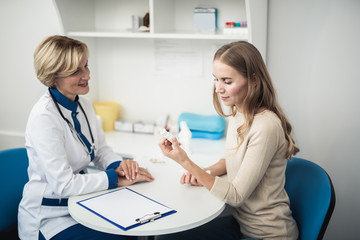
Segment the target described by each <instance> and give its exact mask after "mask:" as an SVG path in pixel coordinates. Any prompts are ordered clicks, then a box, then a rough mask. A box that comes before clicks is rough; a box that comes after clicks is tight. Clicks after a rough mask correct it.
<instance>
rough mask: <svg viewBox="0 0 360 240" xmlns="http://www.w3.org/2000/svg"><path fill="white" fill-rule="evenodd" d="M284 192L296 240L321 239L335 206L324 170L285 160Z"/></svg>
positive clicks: (301, 161) (299, 159)
mask: <svg viewBox="0 0 360 240" xmlns="http://www.w3.org/2000/svg"><path fill="white" fill-rule="evenodd" d="M285 189H286V192H287V194H288V195H289V198H290V209H291V211H292V214H293V217H294V219H295V221H296V223H297V225H298V228H299V232H300V238H299V239H304V240H305V239H306V240H312V239H322V238H323V235H324V233H325V230H326V228H327V225H328V223H329V220H330V218H331V215H332V212H333V210H334V207H335V192H334V187H333V185H332V182H331V179H330V177H329V176H328V174H327V173H326V171H325V170H324V169H322V168H321V167H320V166H318V165H317V164H315V163H313V162H310V161H307V160H304V159H301V158H293V160H288V165H287V169H286V183H285Z"/></svg>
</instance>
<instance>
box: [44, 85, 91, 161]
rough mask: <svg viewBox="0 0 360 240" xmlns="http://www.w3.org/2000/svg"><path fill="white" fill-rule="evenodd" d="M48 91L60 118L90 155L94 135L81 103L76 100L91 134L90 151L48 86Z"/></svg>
mask: <svg viewBox="0 0 360 240" xmlns="http://www.w3.org/2000/svg"><path fill="white" fill-rule="evenodd" d="M49 93H50V96H51V98H52V100H53V101H54V103H55V106H56V108H57V110H58V111H59V113H60V115H61V117H62V118H63V119H64V120H65V122H66V123H67V124H68V126H69V128H70V131H71V133H72V135H73V137H74V138H75V139H78V140H79V141H80V143H81V145H82V146H83V148H84V150H85V152H86V153H87V154H88V155H89V156H91V154H92V153H93V152H94V150H95V141H94V137H93V134H92V131H91V127H90V124H89V120H88V118H87V116H86V113H85V111H84V109H83V107H82V106H81V104H80V101H78V104H79V107H80V109H81V111H82V112H83V113H84V116H85V119H86V123H87V125H88V128H89V132H90V136H91V141H92V144H91V147H90V151H89V149H88V147H87V146H86V144H85V143H84V141H83V140H82V139H81V136H80V135H79V133H78V132H77V131H76V130H75V128H74V127H73V125H72V124H71V122H70V121H69V120H68V119H67V118H66V117H65V116H64V114H63V113H62V112H61V110H60V107H59V104H58V102H57V101H56V99H55V97H54V95H53V94H52V92H51V91H50V88H49Z"/></svg>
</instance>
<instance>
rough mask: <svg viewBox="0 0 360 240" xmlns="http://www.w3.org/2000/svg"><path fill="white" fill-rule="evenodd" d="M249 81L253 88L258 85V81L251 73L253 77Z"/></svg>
mask: <svg viewBox="0 0 360 240" xmlns="http://www.w3.org/2000/svg"><path fill="white" fill-rule="evenodd" d="M251 81H252V84H253V86H254V87H255V88H256V87H257V86H258V85H259V79H258V77H257V76H256V74H255V73H253V75H252V77H251Z"/></svg>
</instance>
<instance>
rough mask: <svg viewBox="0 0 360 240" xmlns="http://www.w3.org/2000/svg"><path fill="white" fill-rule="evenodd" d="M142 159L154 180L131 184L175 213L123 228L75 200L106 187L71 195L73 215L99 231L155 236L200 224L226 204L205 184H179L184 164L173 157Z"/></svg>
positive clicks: (93, 194) (141, 163)
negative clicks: (180, 163)
mask: <svg viewBox="0 0 360 240" xmlns="http://www.w3.org/2000/svg"><path fill="white" fill-rule="evenodd" d="M194 158H195V156H194ZM197 158H199V159H201V158H206V156H200V155H199V156H197ZM144 162H145V164H144ZM139 163H140V165H141V166H145V167H147V169H148V171H149V172H150V173H151V174H152V175H153V177H154V178H155V180H154V181H153V182H151V183H149V182H143V183H137V184H134V185H131V186H129V188H130V189H133V190H134V191H136V192H138V193H141V194H143V195H145V196H147V197H149V198H151V199H153V200H155V201H157V202H160V203H162V204H164V205H166V206H168V207H170V208H173V209H175V210H176V211H177V212H176V213H174V214H171V215H169V216H166V217H163V218H160V219H157V220H155V221H154V222H150V223H146V224H144V225H141V226H138V227H135V228H132V229H130V230H127V231H123V230H121V229H120V228H118V227H116V226H115V225H113V224H111V223H110V222H108V221H106V220H104V219H103V218H101V217H99V216H97V215H95V214H94V213H92V212H90V211H89V210H87V209H85V208H83V207H82V206H80V205H79V204H77V203H76V202H78V201H81V200H83V199H87V198H89V197H92V196H96V195H98V194H100V193H103V192H106V191H111V190H106V191H102V192H97V193H91V194H86V195H80V196H72V197H70V198H69V202H68V206H69V212H70V214H71V216H72V217H73V218H74V219H75V220H76V221H78V222H79V223H81V224H83V225H85V226H86V227H89V228H92V229H95V230H98V231H103V232H107V233H113V234H120V235H132V236H155V235H161V234H168V233H175V232H181V231H185V230H188V229H191V228H195V227H198V226H200V225H202V224H205V223H207V222H209V221H211V220H212V219H214V218H215V217H217V216H218V215H219V214H220V213H221V212H222V211H223V210H224V208H225V204H224V203H223V202H222V201H220V200H219V199H217V198H215V197H214V196H212V195H211V194H210V193H209V191H208V190H207V189H206V188H204V187H194V186H189V185H182V184H180V182H179V180H180V176H181V174H182V168H181V167H180V166H179V165H177V164H176V163H174V162H172V161H171V160H169V159H167V160H166V161H164V162H162V163H152V162H150V161H148V160H147V161H139ZM119 204H121V202H119Z"/></svg>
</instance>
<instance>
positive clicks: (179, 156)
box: [159, 137, 190, 165]
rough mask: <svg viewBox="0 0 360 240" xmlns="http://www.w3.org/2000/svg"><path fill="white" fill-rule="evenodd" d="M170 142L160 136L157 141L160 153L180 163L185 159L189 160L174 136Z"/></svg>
mask: <svg viewBox="0 0 360 240" xmlns="http://www.w3.org/2000/svg"><path fill="white" fill-rule="evenodd" d="M171 141H172V143H171V142H170V141H169V140H167V139H166V138H164V137H163V138H161V139H160V141H159V147H160V149H161V151H162V153H163V154H164V155H165V156H166V157H168V158H171V159H173V160H174V161H176V162H177V163H179V164H180V165H182V164H183V163H185V162H186V161H188V160H190V159H189V157H188V155H187V154H186V152H185V151H184V150H183V149H182V148H181V147H180V145H181V144H180V143H179V142H178V140H177V139H176V138H175V137H174V138H173V139H171Z"/></svg>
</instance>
